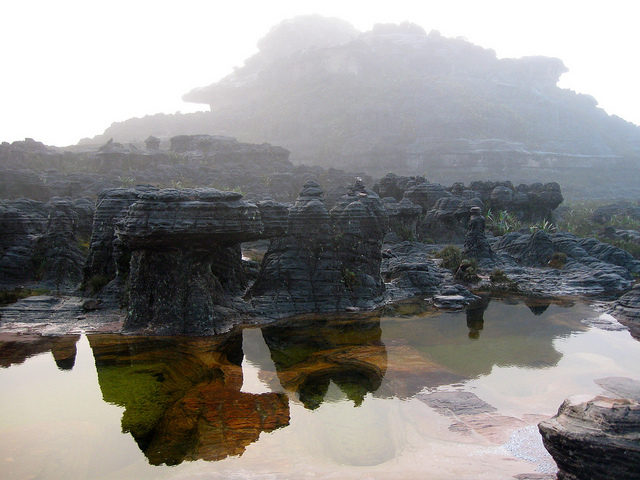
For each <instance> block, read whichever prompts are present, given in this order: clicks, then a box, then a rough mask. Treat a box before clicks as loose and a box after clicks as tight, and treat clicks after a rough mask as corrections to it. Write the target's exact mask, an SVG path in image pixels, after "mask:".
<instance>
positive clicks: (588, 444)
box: [539, 396, 640, 480]
mask: <svg viewBox="0 0 640 480" xmlns="http://www.w3.org/2000/svg"><path fill="white" fill-rule="evenodd" d="M539 429H540V433H541V435H542V440H543V442H544V446H545V448H546V449H547V450H548V451H549V453H551V455H552V456H553V459H554V460H555V461H556V463H557V465H558V469H559V471H558V479H559V480H584V479H589V480H608V479H612V478H615V479H616V480H626V479H629V480H631V479H637V478H639V474H638V472H640V404H639V403H638V402H637V401H635V400H631V399H626V398H608V397H603V396H598V397H595V398H593V399H591V400H589V401H585V399H584V398H579V397H574V398H570V399H567V400H565V401H564V403H563V404H562V405H561V406H560V409H559V410H558V414H557V415H556V416H555V417H553V418H552V419H551V420H548V421H543V422H541V423H540V424H539Z"/></svg>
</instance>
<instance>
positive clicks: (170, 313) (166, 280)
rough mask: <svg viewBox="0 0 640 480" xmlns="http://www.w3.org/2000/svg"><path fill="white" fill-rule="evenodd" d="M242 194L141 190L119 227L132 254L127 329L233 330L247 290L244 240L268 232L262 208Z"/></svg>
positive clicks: (212, 190) (217, 331)
mask: <svg viewBox="0 0 640 480" xmlns="http://www.w3.org/2000/svg"><path fill="white" fill-rule="evenodd" d="M241 198H242V195H240V194H238V193H235V192H220V191H218V190H215V189H185V190H172V189H166V190H154V191H148V192H140V193H138V194H137V199H136V202H135V203H133V204H132V205H131V207H129V209H128V211H127V214H126V216H125V217H124V218H123V219H122V220H121V221H120V222H119V223H118V224H117V226H116V235H117V237H118V239H119V241H121V242H122V243H123V245H124V246H125V247H126V248H127V249H128V250H129V251H130V252H131V262H130V270H129V272H128V276H129V278H128V283H129V302H128V303H129V305H128V315H127V320H126V322H125V326H124V327H125V329H128V330H147V329H148V330H152V331H154V332H156V333H169V334H177V333H186V334H202V333H219V332H221V331H224V330H227V329H228V328H229V327H230V325H231V323H230V322H232V319H233V318H234V317H236V316H237V315H238V314H240V313H241V312H242V310H243V307H242V305H241V303H239V302H237V301H235V300H234V297H237V296H239V295H240V294H242V293H243V290H244V288H245V287H246V279H245V276H244V271H243V268H242V263H241V254H240V245H239V244H240V243H241V242H244V241H250V240H255V239H257V238H260V237H261V236H262V235H263V234H264V229H265V228H264V224H263V222H262V218H261V216H260V211H259V209H258V207H257V206H256V205H254V204H250V203H247V202H245V201H243V200H241ZM271 207H273V206H271ZM271 210H272V211H271V213H273V208H272V209H271Z"/></svg>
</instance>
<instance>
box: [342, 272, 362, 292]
mask: <svg viewBox="0 0 640 480" xmlns="http://www.w3.org/2000/svg"><path fill="white" fill-rule="evenodd" d="M342 282H343V283H344V286H345V287H347V288H348V289H349V290H353V288H354V287H356V286H357V285H358V277H357V276H356V274H355V273H354V272H352V271H351V270H349V269H348V268H343V269H342Z"/></svg>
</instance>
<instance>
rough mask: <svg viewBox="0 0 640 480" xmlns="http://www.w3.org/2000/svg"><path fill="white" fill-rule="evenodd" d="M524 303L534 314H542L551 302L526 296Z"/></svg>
mask: <svg viewBox="0 0 640 480" xmlns="http://www.w3.org/2000/svg"><path fill="white" fill-rule="evenodd" d="M524 304H525V305H526V306H527V307H529V310H531V313H533V314H534V315H542V314H543V313H544V312H546V311H547V308H549V305H551V302H550V301H549V300H544V299H536V298H527V299H525V301H524Z"/></svg>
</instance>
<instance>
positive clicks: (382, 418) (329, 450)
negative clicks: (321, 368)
mask: <svg viewBox="0 0 640 480" xmlns="http://www.w3.org/2000/svg"><path fill="white" fill-rule="evenodd" d="M327 395H328V396H331V397H335V398H339V397H341V395H340V391H339V387H338V386H337V385H335V384H334V383H333V382H331V384H330V385H329V388H328V393H327ZM342 398H344V396H342ZM318 413H319V414H320V415H322V419H323V421H322V422H318V424H317V427H316V431H315V432H314V433H315V436H314V441H316V442H317V443H318V445H320V446H321V448H322V449H324V452H325V454H326V455H327V456H328V457H330V458H331V459H332V460H333V461H335V462H337V463H339V464H343V465H356V466H369V465H379V464H381V463H383V462H386V461H388V460H391V459H392V458H394V457H395V456H396V455H397V452H398V451H399V450H400V449H401V448H402V446H403V444H404V443H405V441H404V440H405V439H404V432H403V430H402V426H403V423H402V422H400V421H398V420H397V419H396V418H394V414H395V415H397V412H396V410H395V408H394V404H393V403H389V402H385V401H383V400H378V399H373V398H368V399H367V401H365V402H364V403H363V404H362V405H361V406H360V407H359V408H353V407H352V406H351V405H345V404H344V403H325V404H323V405H322V406H321V407H320V408H319V409H318Z"/></svg>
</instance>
